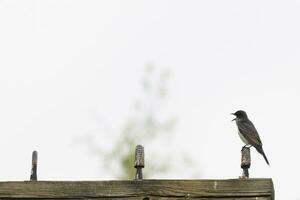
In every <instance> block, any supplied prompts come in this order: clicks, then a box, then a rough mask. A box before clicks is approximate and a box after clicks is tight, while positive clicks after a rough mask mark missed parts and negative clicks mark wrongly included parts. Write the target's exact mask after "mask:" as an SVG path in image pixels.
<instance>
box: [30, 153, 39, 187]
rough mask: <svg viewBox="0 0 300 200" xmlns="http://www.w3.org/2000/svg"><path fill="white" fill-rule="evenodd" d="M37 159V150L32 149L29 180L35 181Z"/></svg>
mask: <svg viewBox="0 0 300 200" xmlns="http://www.w3.org/2000/svg"><path fill="white" fill-rule="evenodd" d="M37 159H38V153H37V151H33V152H32V164H31V175H30V181H37Z"/></svg>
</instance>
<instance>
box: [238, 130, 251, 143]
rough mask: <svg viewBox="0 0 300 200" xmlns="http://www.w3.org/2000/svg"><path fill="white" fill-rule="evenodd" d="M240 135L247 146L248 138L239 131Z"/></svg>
mask: <svg viewBox="0 0 300 200" xmlns="http://www.w3.org/2000/svg"><path fill="white" fill-rule="evenodd" d="M238 133H239V136H240V138H241V140H242V141H243V142H244V143H245V144H246V145H247V144H249V142H248V140H246V138H245V137H244V136H243V135H242V134H241V133H240V131H238Z"/></svg>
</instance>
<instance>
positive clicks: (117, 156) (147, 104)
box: [91, 65, 178, 179]
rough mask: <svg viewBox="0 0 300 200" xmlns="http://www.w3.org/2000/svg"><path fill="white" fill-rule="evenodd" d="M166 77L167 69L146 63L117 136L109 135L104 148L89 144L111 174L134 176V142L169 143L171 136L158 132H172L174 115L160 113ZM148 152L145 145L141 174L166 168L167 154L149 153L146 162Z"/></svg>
mask: <svg viewBox="0 0 300 200" xmlns="http://www.w3.org/2000/svg"><path fill="white" fill-rule="evenodd" d="M169 79H170V71H169V70H163V71H159V70H158V69H156V68H155V67H154V66H151V65H148V66H146V68H145V70H144V74H143V78H142V81H141V89H142V90H141V91H142V92H141V95H140V98H139V99H138V100H137V101H135V102H134V104H133V108H132V113H131V115H130V117H128V118H127V119H125V120H124V124H123V126H122V127H120V128H119V133H118V134H117V137H112V140H111V141H109V143H111V144H112V145H111V147H110V148H109V149H106V150H104V149H102V148H99V146H98V145H91V148H93V149H94V151H95V152H97V155H98V156H99V158H101V164H102V165H103V168H102V169H104V170H105V171H106V172H107V173H109V174H110V175H112V176H113V177H114V178H118V179H132V178H133V177H134V175H135V169H134V167H133V165H134V153H135V152H134V151H135V147H136V145H138V144H140V145H143V146H144V147H147V146H155V144H154V143H155V142H156V141H158V140H160V141H161V140H162V139H164V140H167V141H165V143H166V144H170V141H169V140H170V138H172V137H171V136H169V137H168V139H166V138H162V136H166V135H170V134H172V132H173V130H174V128H175V125H176V119H175V117H173V116H169V115H162V113H164V112H163V108H164V103H166V100H167V96H168V82H169ZM164 114H165V113H164ZM164 147H165V146H164ZM148 152H149V149H147V148H145V157H146V161H145V162H146V170H144V173H143V174H144V177H145V178H147V177H151V175H154V174H155V175H158V174H163V173H164V172H166V170H168V169H169V168H170V165H171V164H170V162H169V161H170V160H171V159H170V156H168V155H163V154H161V153H159V155H154V156H152V160H151V162H147V155H148V154H147V153H148ZM177 156H178V155H177ZM153 159H155V160H153ZM101 172H103V170H101Z"/></svg>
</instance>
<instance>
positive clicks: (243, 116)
mask: <svg viewBox="0 0 300 200" xmlns="http://www.w3.org/2000/svg"><path fill="white" fill-rule="evenodd" d="M231 114H232V115H234V116H236V118H234V119H233V120H232V121H234V120H237V119H247V118H248V116H247V113H246V112H245V111H243V110H238V111H236V112H235V113H231Z"/></svg>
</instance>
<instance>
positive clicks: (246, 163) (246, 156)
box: [241, 146, 251, 179]
mask: <svg viewBox="0 0 300 200" xmlns="http://www.w3.org/2000/svg"><path fill="white" fill-rule="evenodd" d="M241 153H242V159H241V168H242V169H243V174H242V176H241V178H244V179H246V178H249V168H250V165H251V156H250V147H246V146H244V147H243V148H242V151H241Z"/></svg>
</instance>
